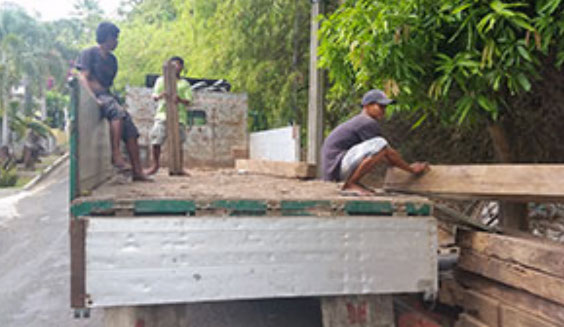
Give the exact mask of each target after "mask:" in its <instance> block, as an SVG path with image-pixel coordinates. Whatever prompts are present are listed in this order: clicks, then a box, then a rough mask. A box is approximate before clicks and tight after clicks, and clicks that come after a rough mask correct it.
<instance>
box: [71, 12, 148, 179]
mask: <svg viewBox="0 0 564 327" xmlns="http://www.w3.org/2000/svg"><path fill="white" fill-rule="evenodd" d="M118 36H119V28H118V27H117V26H116V25H114V24H112V23H109V22H102V23H100V24H99V25H98V28H97V29H96V42H97V43H98V45H97V46H93V47H90V48H88V49H86V50H84V51H82V52H81V53H80V56H79V58H78V61H77V64H76V68H77V69H78V70H79V71H80V75H79V80H80V82H81V83H82V84H83V85H84V86H85V88H86V90H87V91H88V92H89V93H91V95H92V96H93V97H94V98H95V99H96V101H97V102H98V105H99V106H100V110H101V113H102V116H103V117H104V118H106V119H107V120H108V121H109V123H110V138H111V147H112V164H113V165H114V166H115V167H117V168H119V169H121V170H125V169H128V165H127V163H126V162H125V160H124V159H123V157H122V155H121V153H120V150H119V140H120V137H121V139H122V140H123V141H124V142H125V146H126V148H127V153H128V154H129V159H130V161H131V169H132V170H133V180H134V181H147V180H149V179H148V178H147V177H146V176H145V174H144V173H143V169H142V167H141V160H140V159H139V145H138V143H137V138H139V132H138V131H137V127H136V126H135V124H134V123H133V120H132V119H131V116H130V115H129V113H128V112H127V111H125V110H124V109H123V107H122V106H121V105H120V104H119V102H118V100H117V99H116V97H115V96H114V95H113V94H112V93H111V92H110V87H111V86H112V85H113V82H114V78H115V76H116V74H117V69H118V63H117V59H116V57H115V56H114V55H113V54H112V51H114V50H115V48H116V47H117V44H118V41H117V40H118Z"/></svg>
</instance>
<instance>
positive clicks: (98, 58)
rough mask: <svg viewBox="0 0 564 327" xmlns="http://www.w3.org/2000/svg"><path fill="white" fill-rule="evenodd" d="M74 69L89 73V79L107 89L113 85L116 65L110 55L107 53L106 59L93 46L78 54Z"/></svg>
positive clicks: (97, 48) (98, 49) (115, 61)
mask: <svg viewBox="0 0 564 327" xmlns="http://www.w3.org/2000/svg"><path fill="white" fill-rule="evenodd" d="M76 68H77V69H78V70H80V71H88V72H90V77H91V78H93V79H95V80H96V81H98V83H100V85H102V86H103V87H104V88H106V89H109V88H110V86H112V84H113V83H114V78H115V77H116V74H117V70H118V63H117V59H116V57H115V56H114V55H113V54H112V53H109V54H108V56H107V57H103V56H102V51H101V50H100V48H99V47H97V46H94V47H91V48H88V49H86V50H84V51H82V52H81V53H80V56H79V57H78V60H77V62H76Z"/></svg>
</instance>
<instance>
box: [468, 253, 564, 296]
mask: <svg viewBox="0 0 564 327" xmlns="http://www.w3.org/2000/svg"><path fill="white" fill-rule="evenodd" d="M458 266H459V267H460V268H462V269H464V270H468V271H471V272H473V273H476V274H479V275H482V276H485V277H487V278H491V279H493V280H496V281H498V282H501V283H504V284H507V285H510V286H513V287H515V288H519V289H522V290H526V291H527V292H530V293H532V294H536V295H538V296H540V297H542V298H544V299H548V300H551V301H554V302H558V303H560V304H562V305H564V279H562V278H558V277H555V276H552V275H549V274H546V273H543V272H541V271H538V270H536V269H531V268H528V267H525V266H523V265H520V264H516V263H512V262H509V261H504V260H501V259H498V258H495V257H489V256H486V255H484V254H481V253H478V252H474V251H472V250H468V249H462V251H461V255H460V259H459V261H458Z"/></svg>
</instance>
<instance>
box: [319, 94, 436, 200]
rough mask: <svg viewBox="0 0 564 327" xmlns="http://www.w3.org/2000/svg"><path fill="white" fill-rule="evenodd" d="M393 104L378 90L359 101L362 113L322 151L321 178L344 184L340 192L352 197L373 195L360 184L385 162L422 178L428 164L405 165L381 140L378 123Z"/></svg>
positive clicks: (341, 128)
mask: <svg viewBox="0 0 564 327" xmlns="http://www.w3.org/2000/svg"><path fill="white" fill-rule="evenodd" d="M393 103H395V100H391V99H389V98H388V97H387V96H386V94H385V93H384V92H382V91H380V90H370V91H369V92H367V93H366V94H365V95H364V96H363V98H362V103H361V106H362V112H361V113H360V114H358V115H356V116H354V117H353V118H351V119H350V120H348V121H346V122H344V123H342V124H341V125H339V126H337V128H335V129H334V130H333V131H332V132H331V133H330V134H329V136H328V137H327V139H326V140H325V142H324V143H323V147H322V149H321V164H322V171H323V178H324V179H325V180H329V181H345V183H344V185H343V191H345V192H344V193H345V194H352V195H372V194H373V192H372V191H371V190H370V189H368V188H366V187H364V186H363V185H361V184H360V183H359V181H360V179H361V178H362V177H363V176H364V175H366V174H367V173H368V172H370V171H371V170H372V169H373V168H374V167H375V166H376V164H378V163H382V162H388V163H389V164H391V165H393V166H396V167H398V168H400V169H403V170H405V171H408V172H410V173H413V174H421V173H423V172H424V171H425V169H427V168H428V164H427V163H421V162H416V163H413V164H411V165H409V164H408V163H406V162H405V161H404V160H403V159H402V157H401V156H400V154H399V153H398V152H397V151H396V150H394V149H393V148H392V147H391V146H390V145H389V144H388V141H386V139H384V138H383V137H382V133H381V131H380V125H379V124H378V121H379V120H381V119H383V118H384V116H385V113H386V106H388V105H389V104H393Z"/></svg>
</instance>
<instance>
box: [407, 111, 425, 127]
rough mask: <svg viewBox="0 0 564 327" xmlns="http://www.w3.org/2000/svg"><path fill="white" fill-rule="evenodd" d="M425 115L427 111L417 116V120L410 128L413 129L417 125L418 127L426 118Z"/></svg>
mask: <svg viewBox="0 0 564 327" xmlns="http://www.w3.org/2000/svg"><path fill="white" fill-rule="evenodd" d="M427 116H428V115H427V113H424V114H423V116H421V118H419V119H418V120H417V122H415V124H413V126H411V129H412V130H414V129H416V128H417V127H419V126H420V125H421V124H422V123H423V122H424V121H425V120H426V119H427Z"/></svg>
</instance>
